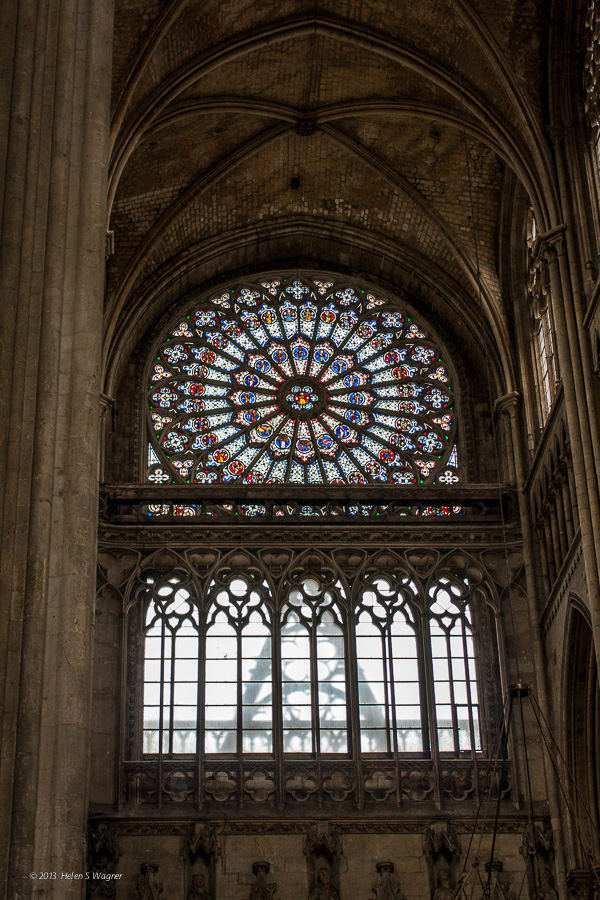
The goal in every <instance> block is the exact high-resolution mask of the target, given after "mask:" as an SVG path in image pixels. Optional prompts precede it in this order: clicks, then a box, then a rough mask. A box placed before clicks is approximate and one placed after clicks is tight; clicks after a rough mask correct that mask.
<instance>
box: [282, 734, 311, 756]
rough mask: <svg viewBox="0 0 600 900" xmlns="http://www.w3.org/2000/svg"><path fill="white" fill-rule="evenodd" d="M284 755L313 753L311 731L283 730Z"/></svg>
mask: <svg viewBox="0 0 600 900" xmlns="http://www.w3.org/2000/svg"><path fill="white" fill-rule="evenodd" d="M283 751H284V753H312V732H311V731H310V730H309V729H305V730H297V731H296V730H294V731H290V730H289V729H286V728H284V730H283Z"/></svg>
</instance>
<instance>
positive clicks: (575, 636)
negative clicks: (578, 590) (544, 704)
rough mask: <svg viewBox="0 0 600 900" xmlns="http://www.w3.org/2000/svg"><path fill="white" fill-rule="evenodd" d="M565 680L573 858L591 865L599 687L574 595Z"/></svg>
mask: <svg viewBox="0 0 600 900" xmlns="http://www.w3.org/2000/svg"><path fill="white" fill-rule="evenodd" d="M563 685H564V691H563V710H562V711H563V723H564V732H563V743H564V747H565V751H566V754H565V756H566V762H567V765H568V767H569V770H570V772H571V773H572V775H573V778H574V783H571V784H570V785H569V789H570V793H571V805H572V814H571V821H570V826H571V827H570V845H571V846H570V850H571V858H572V860H573V862H574V864H575V866H576V867H582V868H584V869H587V866H588V862H587V858H586V852H587V849H588V848H590V847H591V848H592V850H593V852H594V855H596V854H597V853H598V847H599V843H600V842H599V840H598V827H599V823H600V689H599V686H598V669H597V665H596V655H595V651H594V639H593V634H592V629H591V625H590V621H589V612H588V610H587V608H586V606H585V604H584V603H582V602H581V600H579V598H577V597H575V596H572V597H571V600H570V606H569V610H568V619H567V629H566V638H565V649H564V654H563ZM569 781H570V779H569Z"/></svg>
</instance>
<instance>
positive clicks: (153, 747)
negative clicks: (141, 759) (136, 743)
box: [142, 731, 158, 753]
mask: <svg viewBox="0 0 600 900" xmlns="http://www.w3.org/2000/svg"><path fill="white" fill-rule="evenodd" d="M142 752H143V753H158V731H144V736H143V741H142Z"/></svg>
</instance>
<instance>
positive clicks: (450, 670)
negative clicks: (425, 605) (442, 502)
mask: <svg viewBox="0 0 600 900" xmlns="http://www.w3.org/2000/svg"><path fill="white" fill-rule="evenodd" d="M446 655H447V658H448V688H449V691H450V712H451V715H452V732H453V734H454V752H455V753H458V752H459V748H460V740H459V734H458V712H457V709H456V699H455V696H454V670H453V667H452V644H451V641H450V629H448V631H446Z"/></svg>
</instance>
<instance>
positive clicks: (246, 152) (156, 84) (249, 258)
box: [105, 0, 555, 392]
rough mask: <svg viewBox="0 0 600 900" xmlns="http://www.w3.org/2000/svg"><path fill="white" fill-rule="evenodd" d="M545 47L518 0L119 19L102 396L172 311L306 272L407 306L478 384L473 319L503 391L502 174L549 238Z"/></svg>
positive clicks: (537, 17)
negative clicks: (340, 277)
mask: <svg viewBox="0 0 600 900" xmlns="http://www.w3.org/2000/svg"><path fill="white" fill-rule="evenodd" d="M543 30H544V20H543V15H542V4H541V3H537V4H536V3H532V4H526V6H524V5H523V4H522V3H519V2H517V0H505V2H499V3H495V4H493V9H492V6H491V5H490V4H484V3H472V4H470V3H467V2H464V0H450V2H446V0H427V2H422V3H421V2H420V3H416V4H414V3H413V4H408V3H397V2H392V0H372V2H369V3H367V2H363V3H359V2H354V0H347V2H335V3H334V2H329V0H319V2H317V3H313V2H310V3H308V2H302V0H295V2H279V0H277V2H273V3H269V2H265V3H253V2H232V3H227V4H223V3H219V2H216V0H214V2H208V3H207V2H200V0H177V2H171V3H163V4H160V3H155V2H148V0H137V2H134V3H125V2H117V5H116V32H115V41H116V44H115V61H114V83H113V128H112V156H111V169H110V179H109V195H110V204H111V207H110V210H111V211H110V222H109V228H110V230H112V231H113V232H114V254H113V255H112V257H111V258H110V261H109V266H108V286H107V299H106V345H105V353H106V360H107V367H108V368H107V381H106V389H107V390H109V391H110V390H114V388H115V386H116V383H117V382H118V380H119V378H120V377H121V374H120V373H121V371H122V369H121V368H120V367H121V365H122V363H124V361H125V360H126V358H127V355H128V353H129V351H130V350H131V348H133V346H134V345H135V342H136V340H138V339H139V337H140V336H141V335H142V334H143V333H144V330H146V329H147V328H149V327H151V325H152V324H153V323H154V322H155V321H156V317H157V316H159V315H160V314H161V313H162V312H164V311H165V310H166V309H168V308H169V304H170V303H172V302H173V301H174V299H176V298H177V297H180V296H181V295H182V294H183V293H185V292H186V291H189V290H191V289H194V288H195V287H201V286H202V285H203V284H205V283H206V282H207V280H208V281H213V282H217V281H218V280H219V279H223V280H224V279H226V277H227V276H228V275H229V274H230V273H231V272H233V271H236V270H237V269H239V268H246V269H247V270H251V271H259V270H260V269H261V266H262V268H263V269H267V268H269V267H270V265H271V264H272V263H273V262H275V261H277V260H288V261H289V260H292V261H293V260H294V258H298V259H300V258H302V260H301V264H304V265H305V264H306V263H307V262H308V263H311V262H314V263H315V264H316V265H322V266H330V267H334V268H337V269H338V270H339V271H362V273H363V274H364V275H365V276H366V277H367V278H371V279H375V280H378V279H381V280H383V281H384V282H386V283H387V284H388V285H390V284H391V286H392V287H396V288H397V289H398V290H399V291H402V290H410V291H413V293H415V294H416V297H417V299H418V300H419V301H420V302H421V303H422V304H423V307H424V309H425V310H427V309H429V310H431V311H432V312H433V313H434V315H435V316H436V318H437V320H438V322H439V323H440V324H441V325H442V326H443V327H446V328H447V329H448V331H449V332H453V333H454V336H455V338H457V339H458V340H459V341H460V342H462V343H464V344H466V345H468V353H469V355H470V357H471V358H472V359H473V361H474V362H475V363H476V364H477V365H481V364H482V360H483V355H484V350H485V348H484V347H483V344H482V329H481V327H480V326H481V316H482V315H483V318H484V320H485V324H486V333H487V337H488V343H489V347H490V348H491V350H490V359H491V363H492V366H493V378H494V380H495V382H496V383H497V387H498V391H499V392H501V391H508V390H511V389H512V388H513V387H514V350H513V347H512V341H511V335H510V332H509V328H508V322H507V314H506V309H505V303H504V301H503V298H502V295H501V289H500V282H499V277H498V258H499V247H498V241H499V237H498V227H499V226H498V223H499V218H500V207H501V197H502V190H503V183H504V177H505V172H506V169H507V167H508V168H509V169H510V170H512V172H513V173H514V174H515V175H516V177H517V178H518V180H519V181H520V182H521V183H522V185H523V187H524V189H525V192H526V195H528V196H529V197H530V198H531V200H532V202H533V204H534V207H535V208H536V213H537V217H538V221H539V222H540V227H551V226H552V225H553V224H555V223H554V221H553V215H554V212H553V208H554V207H553V200H552V198H553V197H554V196H555V186H554V184H553V182H552V176H551V174H550V173H551V164H550V153H549V148H548V144H547V137H546V134H545V131H544V128H543V125H542V119H543V109H544V102H545V98H544V91H545V87H544V78H543V72H544V66H543V65H542V52H543V48H542V35H543ZM467 154H468V157H469V162H470V168H471V176H472V181H471V187H472V191H470V190H469V181H468V178H467ZM542 197H543V200H542V199H541V198H542ZM305 267H306V265H305ZM478 267H479V273H478ZM128 348H129V349H128Z"/></svg>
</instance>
